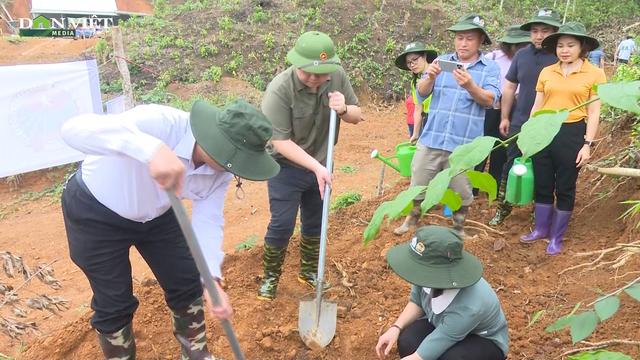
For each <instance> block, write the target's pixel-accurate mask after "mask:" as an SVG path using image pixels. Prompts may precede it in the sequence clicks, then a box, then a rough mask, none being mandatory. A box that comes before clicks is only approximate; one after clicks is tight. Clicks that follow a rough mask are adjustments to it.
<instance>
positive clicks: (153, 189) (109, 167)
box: [62, 105, 233, 277]
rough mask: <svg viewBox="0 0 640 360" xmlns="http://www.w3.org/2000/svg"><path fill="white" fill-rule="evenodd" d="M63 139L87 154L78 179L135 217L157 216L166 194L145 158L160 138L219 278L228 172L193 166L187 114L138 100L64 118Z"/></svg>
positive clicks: (167, 205) (164, 208)
mask: <svg viewBox="0 0 640 360" xmlns="http://www.w3.org/2000/svg"><path fill="white" fill-rule="evenodd" d="M62 138H63V139H64V141H65V142H66V143H67V144H68V145H69V146H71V147H72V148H74V149H76V150H78V151H81V152H83V153H85V154H87V157H86V158H85V160H84V162H83V163H82V180H83V181H84V182H85V184H86V185H87V187H88V188H89V190H90V191H91V193H92V194H93V196H94V197H95V198H96V199H97V200H98V201H99V202H100V203H101V204H103V205H104V206H106V207H107V208H109V209H110V210H112V211H113V212H115V213H116V214H118V215H120V216H122V217H124V218H126V219H129V220H133V221H137V222H146V221H149V220H152V219H155V218H157V217H158V216H160V215H162V214H163V213H164V212H166V211H167V210H168V209H169V208H170V207H171V205H170V203H169V198H168V197H167V194H166V193H165V191H164V190H162V189H161V188H160V187H159V186H158V185H157V184H156V182H155V181H154V180H153V178H152V177H151V175H150V174H149V167H148V163H149V161H150V160H151V158H152V156H153V154H154V153H155V151H156V149H157V148H158V146H159V145H160V144H162V143H164V144H166V145H167V146H169V148H171V149H173V151H174V152H175V153H176V155H177V156H178V158H179V159H180V160H182V162H183V164H184V165H185V168H186V172H185V179H184V186H183V189H182V194H181V198H183V199H189V200H192V201H193V212H192V224H193V229H194V231H195V233H196V236H197V239H198V243H199V244H200V247H201V248H202V251H203V253H204V256H205V259H206V260H207V264H208V266H209V270H210V271H211V274H212V275H213V276H217V277H221V270H220V266H221V264H222V260H223V258H224V252H223V251H222V227H223V224H224V219H223V216H222V209H223V206H224V195H225V192H226V190H227V187H228V185H229V182H230V180H231V179H232V177H233V176H232V174H231V173H228V172H221V171H217V170H214V169H212V168H211V167H209V166H208V165H206V164H204V165H201V166H200V167H198V168H195V166H194V163H193V159H192V158H191V157H192V154H193V148H194V146H195V138H194V137H193V134H192V133H191V126H190V124H189V113H188V112H184V111H181V110H178V109H175V108H172V107H168V106H162V105H140V106H136V107H135V108H133V109H131V110H128V111H126V112H124V113H121V114H113V115H97V114H85V115H79V116H76V117H73V118H71V119H69V120H68V121H67V122H66V123H65V124H64V126H63V128H62Z"/></svg>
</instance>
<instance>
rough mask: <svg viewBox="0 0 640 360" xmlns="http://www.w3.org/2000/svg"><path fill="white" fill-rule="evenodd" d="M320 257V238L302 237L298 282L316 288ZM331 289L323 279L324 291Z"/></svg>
mask: <svg viewBox="0 0 640 360" xmlns="http://www.w3.org/2000/svg"><path fill="white" fill-rule="evenodd" d="M319 255H320V237H319V236H304V235H302V236H301V237H300V273H298V281H300V282H301V283H303V284H307V285H309V286H311V287H312V288H314V289H315V288H316V279H317V278H318V256H319ZM330 287H331V284H329V282H328V281H326V279H323V284H322V289H323V290H327V289H329V288H330Z"/></svg>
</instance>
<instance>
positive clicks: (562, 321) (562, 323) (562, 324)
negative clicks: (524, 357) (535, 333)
mask: <svg viewBox="0 0 640 360" xmlns="http://www.w3.org/2000/svg"><path fill="white" fill-rule="evenodd" d="M571 320H573V315H565V316H563V317H561V318H559V319H558V320H556V321H555V322H553V324H551V325H549V326H547V327H546V328H545V329H544V331H546V332H548V333H550V332H554V331H558V330H562V329H564V328H566V327H567V326H569V325H571Z"/></svg>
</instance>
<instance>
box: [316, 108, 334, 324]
mask: <svg viewBox="0 0 640 360" xmlns="http://www.w3.org/2000/svg"><path fill="white" fill-rule="evenodd" d="M336 122H337V114H336V111H335V110H331V116H330V117H329V139H328V140H327V142H328V144H327V171H329V176H332V174H333V145H334V144H335V137H336ZM330 201H331V186H330V185H328V184H325V185H324V196H323V198H322V226H321V228H320V254H319V256H318V275H317V279H316V328H317V327H318V324H319V323H320V310H321V303H322V301H321V300H322V288H323V283H324V260H325V257H326V252H327V230H328V227H329V207H330Z"/></svg>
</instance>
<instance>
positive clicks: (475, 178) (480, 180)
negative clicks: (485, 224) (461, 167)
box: [467, 170, 498, 204]
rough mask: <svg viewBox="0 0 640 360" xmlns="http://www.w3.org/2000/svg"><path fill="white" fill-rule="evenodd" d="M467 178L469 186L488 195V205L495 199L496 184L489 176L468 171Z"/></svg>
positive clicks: (496, 192)
mask: <svg viewBox="0 0 640 360" xmlns="http://www.w3.org/2000/svg"><path fill="white" fill-rule="evenodd" d="M467 177H468V178H469V182H471V186H473V187H474V188H477V189H480V190H482V191H484V192H486V193H487V194H489V204H491V202H492V201H493V200H495V199H496V196H497V195H498V183H497V182H496V179H494V178H493V176H491V174H489V173H486V172H480V171H476V170H468V171H467Z"/></svg>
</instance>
